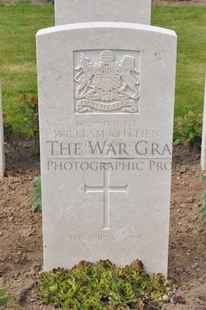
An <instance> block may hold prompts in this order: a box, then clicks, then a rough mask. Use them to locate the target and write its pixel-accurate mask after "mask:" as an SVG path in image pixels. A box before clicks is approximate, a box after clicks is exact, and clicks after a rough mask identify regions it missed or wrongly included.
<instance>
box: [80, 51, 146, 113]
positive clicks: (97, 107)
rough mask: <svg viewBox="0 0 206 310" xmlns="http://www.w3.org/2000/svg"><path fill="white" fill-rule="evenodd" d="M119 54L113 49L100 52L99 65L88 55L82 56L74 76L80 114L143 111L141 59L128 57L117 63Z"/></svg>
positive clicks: (123, 57) (83, 54) (125, 56)
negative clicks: (137, 63)
mask: <svg viewBox="0 0 206 310" xmlns="http://www.w3.org/2000/svg"><path fill="white" fill-rule="evenodd" d="M133 53H134V52H133ZM116 54H118V52H116ZM116 54H115V52H114V51H111V50H104V51H101V52H100V51H99V52H98V58H99V59H98V60H99V61H98V62H95V61H93V60H92V59H91V58H90V57H88V56H87V55H86V54H85V52H82V53H81V54H79V56H78V57H77V62H78V66H75V76H74V79H75V112H76V113H97V112H98V113H101V112H102V113H108V112H110V113H137V112H138V111H139V106H138V105H139V85H140V73H139V71H138V69H137V67H136V62H138V61H139V59H138V57H134V56H132V55H124V56H121V57H122V58H119V57H118V58H119V60H116V56H118V55H116ZM137 54H138V53H137ZM138 55H139V54H138Z"/></svg>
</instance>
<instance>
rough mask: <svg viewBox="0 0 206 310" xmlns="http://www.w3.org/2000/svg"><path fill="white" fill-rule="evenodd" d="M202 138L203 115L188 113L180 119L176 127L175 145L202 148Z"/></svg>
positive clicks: (177, 120)
mask: <svg viewBox="0 0 206 310" xmlns="http://www.w3.org/2000/svg"><path fill="white" fill-rule="evenodd" d="M201 136H202V115H201V114H196V113H194V112H188V113H187V114H186V115H185V116H184V117H178V118H177V119H176V122H175V127H174V140H175V141H174V143H175V144H176V145H177V144H184V145H187V144H189V145H191V146H196V147H200V146H201Z"/></svg>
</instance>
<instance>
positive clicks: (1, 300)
mask: <svg viewBox="0 0 206 310" xmlns="http://www.w3.org/2000/svg"><path fill="white" fill-rule="evenodd" d="M7 291H8V288H5V287H3V280H2V279H1V278H0V306H1V307H2V308H3V309H5V310H6V309H8V308H9V309H14V308H16V306H15V305H12V304H11V303H10V301H11V299H12V297H11V296H10V295H8V293H7Z"/></svg>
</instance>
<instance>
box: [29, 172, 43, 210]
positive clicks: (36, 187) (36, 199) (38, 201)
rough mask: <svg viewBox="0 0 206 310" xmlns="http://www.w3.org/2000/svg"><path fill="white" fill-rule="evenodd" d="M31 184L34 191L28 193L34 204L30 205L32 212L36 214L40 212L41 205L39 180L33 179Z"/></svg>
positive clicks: (38, 178)
mask: <svg viewBox="0 0 206 310" xmlns="http://www.w3.org/2000/svg"><path fill="white" fill-rule="evenodd" d="M31 184H32V185H33V187H34V189H33V190H32V191H31V192H30V196H31V197H33V198H34V203H33V205H32V211H33V212H38V211H41V210H42V204H41V178H40V177H35V178H34V179H33V180H32V181H31Z"/></svg>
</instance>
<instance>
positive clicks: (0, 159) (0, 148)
mask: <svg viewBox="0 0 206 310" xmlns="http://www.w3.org/2000/svg"><path fill="white" fill-rule="evenodd" d="M4 172H5V156H4V125H3V112H2V94H1V82H0V179H3V177H4Z"/></svg>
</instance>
